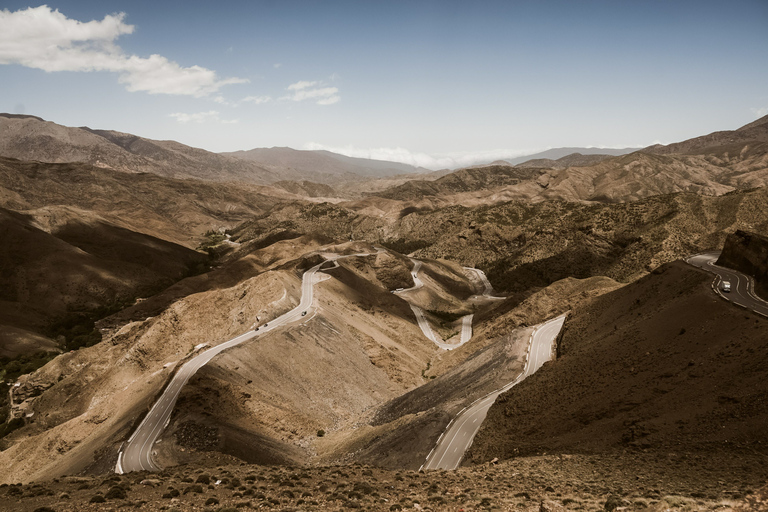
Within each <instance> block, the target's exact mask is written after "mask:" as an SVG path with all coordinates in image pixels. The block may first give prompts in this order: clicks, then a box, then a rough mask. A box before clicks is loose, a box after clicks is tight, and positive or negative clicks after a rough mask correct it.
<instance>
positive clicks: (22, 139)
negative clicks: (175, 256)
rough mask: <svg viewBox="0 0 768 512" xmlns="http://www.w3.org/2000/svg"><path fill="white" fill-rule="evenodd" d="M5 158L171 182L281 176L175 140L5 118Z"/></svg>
mask: <svg viewBox="0 0 768 512" xmlns="http://www.w3.org/2000/svg"><path fill="white" fill-rule="evenodd" d="M0 134H2V135H1V136H0V156H2V157H6V158H17V159H20V160H35V161H40V162H49V163H68V162H80V163H87V164H91V165H95V166H98V167H104V168H108V169H114V170H118V171H122V172H132V173H136V172H152V173H155V174H158V175H160V176H166V177H172V178H199V179H205V180H212V181H242V182H244V183H258V184H262V183H269V182H272V181H277V180H279V179H284V178H285V177H288V176H283V175H281V174H280V173H275V172H273V171H270V170H267V169H264V168H261V167H259V166H258V165H256V164H254V163H253V162H246V161H243V160H239V159H236V158H231V157H227V156H223V155H218V154H216V153H211V152H209V151H205V150H202V149H198V148H192V147H189V146H185V145H184V144H180V143H178V142H174V141H157V140H150V139H145V138H142V137H139V136H136V135H131V134H129V133H121V132H116V131H111V130H92V129H90V128H87V127H83V128H72V127H67V126H62V125H58V124H56V123H52V122H50V121H43V120H42V119H40V118H38V117H33V116H22V117H18V116H10V115H9V114H0Z"/></svg>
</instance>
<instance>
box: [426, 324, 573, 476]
mask: <svg viewBox="0 0 768 512" xmlns="http://www.w3.org/2000/svg"><path fill="white" fill-rule="evenodd" d="M563 323H565V315H562V316H559V317H557V318H553V319H551V320H548V321H546V322H544V323H542V324H539V325H537V326H536V328H535V329H534V331H533V333H531V337H530V339H529V346H528V353H527V354H526V363H525V368H524V369H523V372H522V373H521V374H520V375H519V376H518V377H517V378H516V379H515V380H514V381H512V382H510V383H509V384H507V385H506V386H504V387H502V388H500V389H497V390H496V391H494V392H492V393H490V394H488V395H486V396H484V397H483V398H481V399H479V400H477V401H475V402H474V403H473V404H472V405H470V406H469V407H466V408H465V409H464V410H462V411H461V412H460V413H459V414H458V415H457V416H456V418H454V419H453V421H451V423H449V424H448V427H447V428H446V429H445V432H443V434H442V435H441V436H440V439H438V441H437V445H436V446H435V448H434V449H433V450H432V451H431V452H430V453H429V455H428V456H427V460H426V461H425V462H424V464H423V465H422V466H421V468H420V469H456V468H457V467H458V466H459V464H460V463H461V459H462V458H464V453H465V452H466V451H467V449H468V448H469V447H470V446H471V445H472V440H473V439H474V438H475V434H477V431H478V430H479V429H480V425H482V423H483V420H484V419H485V416H486V414H488V409H490V408H491V405H493V403H494V402H495V401H496V398H497V397H498V396H499V395H500V394H502V393H504V392H505V391H507V390H509V389H510V388H512V387H513V386H516V385H517V384H519V383H520V382H522V381H523V380H524V379H525V378H526V377H528V376H530V375H532V374H533V373H535V372H536V370H538V369H539V368H541V365H543V364H544V363H545V362H547V361H549V360H550V359H551V358H552V354H553V343H554V341H555V338H557V335H558V334H559V333H560V329H562V327H563Z"/></svg>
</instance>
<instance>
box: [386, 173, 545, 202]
mask: <svg viewBox="0 0 768 512" xmlns="http://www.w3.org/2000/svg"><path fill="white" fill-rule="evenodd" d="M540 174H541V172H540V171H538V170H535V169H532V168H517V167H511V166H508V165H493V166H486V167H471V168H468V169H462V170H459V171H456V172H452V173H450V174H448V175H446V176H443V177H442V178H438V179H436V180H433V181H432V180H430V181H426V180H413V181H408V182H407V183H404V184H402V185H400V186H396V187H393V188H390V189H387V190H385V191H383V192H374V194H375V195H377V196H379V197H383V198H386V199H398V200H402V201H408V200H418V199H421V198H423V197H424V196H439V195H452V194H457V193H460V192H473V191H477V190H486V189H493V188H499V187H505V186H509V185H517V184H519V183H521V182H523V181H530V180H533V179H536V178H537V177H538V176H539V175H540Z"/></svg>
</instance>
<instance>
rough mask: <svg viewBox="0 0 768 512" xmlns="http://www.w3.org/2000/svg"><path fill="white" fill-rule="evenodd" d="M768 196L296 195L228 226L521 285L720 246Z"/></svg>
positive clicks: (764, 216) (638, 266)
mask: <svg viewBox="0 0 768 512" xmlns="http://www.w3.org/2000/svg"><path fill="white" fill-rule="evenodd" d="M766 201H768V190H766V189H757V190H753V191H747V192H738V193H731V194H728V195H725V196H720V197H702V196H698V195H694V194H669V195H661V196H656V197H652V198H647V199H643V200H640V201H636V202H631V203H618V204H605V203H593V204H585V203H574V202H564V201H548V202H542V203H537V204H530V203H527V202H522V201H510V202H505V203H499V204H495V205H484V206H476V207H472V208H467V207H462V206H450V207H442V208H406V209H403V210H397V209H394V210H393V211H392V212H391V214H381V213H373V214H370V213H369V212H371V210H373V207H372V203H359V202H356V203H346V204H337V205H331V204H328V203H324V204H313V205H295V204H294V205H282V206H278V207H276V208H274V209H273V210H271V211H270V213H269V214H267V215H264V216H262V217H259V218H256V219H254V220H252V221H249V222H247V223H244V224H243V225H242V226H240V227H239V228H238V229H237V230H235V231H234V232H233V236H234V237H235V238H237V239H239V240H248V239H250V238H252V237H255V236H261V234H263V233H268V232H270V230H273V229H276V228H280V229H290V230H294V231H297V232H301V233H322V234H324V235H326V236H331V237H338V238H342V237H343V238H350V237H351V238H354V239H362V240H369V241H371V242H376V243H382V244H384V245H386V246H388V247H390V248H392V249H394V250H396V251H399V252H402V253H404V254H405V253H411V252H413V253H414V254H415V255H417V256H419V257H425V258H445V259H449V260H452V261H456V262H458V263H460V264H462V265H467V266H472V267H479V268H481V269H482V270H484V271H485V272H486V274H487V275H488V277H489V279H490V280H491V282H492V284H493V285H494V287H495V288H496V289H497V290H500V291H505V292H508V293H513V294H514V293H521V294H527V293H530V292H531V291H534V290H536V289H538V288H540V287H543V286H547V285H549V284H551V283H553V282H555V281H558V280H560V279H563V278H566V277H576V278H586V277H591V276H595V275H604V276H608V277H611V278H613V279H615V280H618V281H622V282H628V281H630V280H632V279H635V278H636V277H638V276H641V275H643V274H645V273H646V272H648V271H649V270H651V269H653V268H656V267H658V266H659V265H661V264H663V263H666V262H669V261H672V260H674V259H677V258H681V257H683V256H688V255H690V254H693V253H695V252H698V251H700V250H704V249H711V248H713V247H719V246H721V245H722V243H723V241H724V240H725V236H726V233H728V232H733V231H735V230H736V229H742V228H745V227H747V226H751V227H752V229H755V230H758V231H761V232H768V212H766V210H765V208H764V207H763V206H764V205H765V204H766ZM388 204H389V205H391V203H388ZM361 206H364V208H361ZM358 208H359V209H358Z"/></svg>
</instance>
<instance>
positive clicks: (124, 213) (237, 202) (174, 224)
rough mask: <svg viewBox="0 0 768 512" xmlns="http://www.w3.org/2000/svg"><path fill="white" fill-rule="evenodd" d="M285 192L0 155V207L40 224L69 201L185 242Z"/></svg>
mask: <svg viewBox="0 0 768 512" xmlns="http://www.w3.org/2000/svg"><path fill="white" fill-rule="evenodd" d="M287 199H288V200H294V201H295V200H297V199H298V198H297V197H296V196H295V195H293V194H290V193H288V192H286V191H284V190H282V189H274V188H271V187H260V186H255V185H247V184H233V183H215V182H206V181H200V180H179V179H171V178H164V177H161V176H158V175H156V174H152V173H138V174H132V173H124V172H120V171H115V170H110V169H103V168H99V167H95V166H92V165H87V164H79V163H69V164H47V163H42V162H22V161H19V160H15V159H10V158H0V206H2V207H4V208H6V209H9V210H15V211H19V212H24V213H26V214H28V215H31V216H32V217H33V218H34V219H35V220H36V222H38V223H39V224H40V225H41V226H50V225H54V226H55V225H56V224H57V222H58V221H57V220H56V211H57V209H58V208H59V207H69V208H70V209H71V210H72V211H75V210H82V211H83V212H85V214H87V215H95V216H97V217H99V218H101V219H104V220H106V221H108V222H109V223H111V224H114V225H116V226H119V227H124V228H127V229H130V230H133V231H137V232H141V233H145V234H148V235H151V236H155V237H157V238H163V239H165V240H169V241H173V242H176V243H179V244H182V245H186V246H188V247H192V248H194V247H196V246H197V245H198V244H199V242H200V240H201V236H202V235H203V234H204V233H205V232H206V231H209V230H219V229H224V228H229V227H234V226H236V225H237V224H239V223H240V222H242V221H244V220H246V219H248V218H250V217H251V216H253V215H256V214H263V213H264V212H266V211H267V210H268V209H269V208H271V207H272V206H274V205H275V204H277V203H279V202H280V201H283V200H287ZM46 229H48V228H46Z"/></svg>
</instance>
